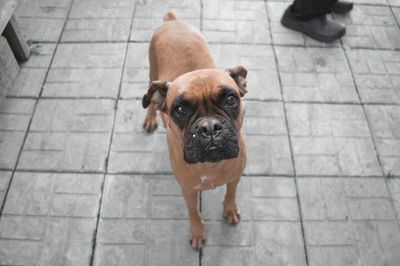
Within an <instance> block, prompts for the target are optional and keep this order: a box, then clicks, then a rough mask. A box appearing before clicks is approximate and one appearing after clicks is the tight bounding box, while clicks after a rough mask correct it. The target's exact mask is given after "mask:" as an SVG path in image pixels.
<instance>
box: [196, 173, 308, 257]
mask: <svg viewBox="0 0 400 266" xmlns="http://www.w3.org/2000/svg"><path fill="white" fill-rule="evenodd" d="M224 195H225V188H224V186H221V187H218V188H216V189H214V190H208V191H204V192H202V196H201V212H202V216H203V219H204V220H205V226H206V231H207V242H206V246H205V247H204V248H203V253H202V255H203V257H202V263H204V265H265V263H266V262H268V263H270V264H271V265H306V262H305V256H304V246H303V238H302V234H301V226H300V222H299V219H300V218H299V211H298V205H297V198H296V187H295V182H294V178H290V177H289V178H284V177H263V176H251V177H249V176H244V177H242V178H241V180H240V182H239V186H238V194H237V204H238V207H239V208H240V210H241V216H240V222H239V224H238V225H236V226H230V225H229V224H228V223H227V222H226V221H225V220H224V218H223V215H222V213H223V205H222V202H223V200H224Z"/></svg>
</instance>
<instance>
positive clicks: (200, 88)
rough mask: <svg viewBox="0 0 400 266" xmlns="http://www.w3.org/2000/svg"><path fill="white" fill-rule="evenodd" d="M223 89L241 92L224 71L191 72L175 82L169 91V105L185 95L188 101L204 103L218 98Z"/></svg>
mask: <svg viewBox="0 0 400 266" xmlns="http://www.w3.org/2000/svg"><path fill="white" fill-rule="evenodd" d="M222 89H230V90H234V91H235V92H236V93H237V94H239V89H238V88H237V85H236V83H235V82H234V81H233V80H232V78H231V77H230V76H229V74H228V73H226V72H224V71H220V70H216V69H215V70H214V69H207V70H201V71H196V72H189V73H187V74H184V75H182V76H180V77H179V78H177V79H176V80H175V81H174V82H173V85H172V87H171V88H170V91H169V92H168V94H169V95H168V100H167V105H168V107H171V105H172V104H173V103H174V101H176V99H180V98H183V97H184V98H185V100H187V101H188V102H191V103H193V104H199V105H202V104H205V103H208V102H209V101H212V100H216V99H218V97H219V96H220V93H221V90H222Z"/></svg>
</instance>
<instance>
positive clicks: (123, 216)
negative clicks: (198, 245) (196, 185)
mask: <svg viewBox="0 0 400 266" xmlns="http://www.w3.org/2000/svg"><path fill="white" fill-rule="evenodd" d="M189 225H190V224H189V218H188V214H187V209H186V205H185V201H184V199H183V196H182V193H181V191H180V187H179V185H178V184H177V182H176V181H175V178H174V177H173V176H156V175H146V176H139V175H108V176H107V177H106V182H105V187H104V197H103V204H102V208H101V212H100V224H99V229H98V232H97V246H96V254H95V263H94V264H95V265H110V264H115V263H118V264H119V265H128V264H130V263H131V262H132V261H135V262H136V263H137V264H138V265H164V264H170V265H199V254H198V252H197V251H195V250H193V249H192V247H191V246H190V245H189V241H188V233H189Z"/></svg>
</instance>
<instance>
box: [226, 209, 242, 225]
mask: <svg viewBox="0 0 400 266" xmlns="http://www.w3.org/2000/svg"><path fill="white" fill-rule="evenodd" d="M224 218H225V219H226V221H227V222H228V223H229V224H232V225H235V224H237V223H239V220H240V210H239V208H238V207H237V206H236V204H224Z"/></svg>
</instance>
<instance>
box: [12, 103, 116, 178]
mask: <svg viewBox="0 0 400 266" xmlns="http://www.w3.org/2000/svg"><path fill="white" fill-rule="evenodd" d="M114 104H115V103H114V101H112V100H46V99H42V100H39V102H38V105H37V108H36V112H35V114H34V116H33V120H32V125H31V127H30V132H29V133H28V136H27V139H26V142H25V145H24V147H23V150H22V153H21V157H20V161H19V164H18V169H34V170H51V171H66V170H70V171H81V172H84V171H103V170H104V165H105V159H106V157H107V154H108V146H109V142H110V135H111V128H112V124H113V118H114Z"/></svg>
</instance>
